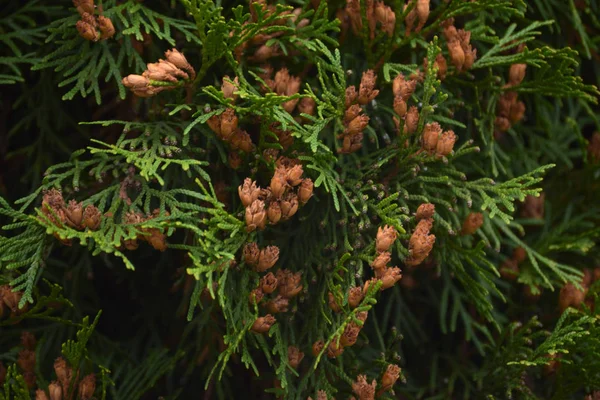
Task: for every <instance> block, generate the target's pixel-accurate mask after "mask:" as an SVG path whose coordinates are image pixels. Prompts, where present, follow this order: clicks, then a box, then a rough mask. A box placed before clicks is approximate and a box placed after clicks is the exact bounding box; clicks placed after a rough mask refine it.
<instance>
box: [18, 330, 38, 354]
mask: <svg viewBox="0 0 600 400" xmlns="http://www.w3.org/2000/svg"><path fill="white" fill-rule="evenodd" d="M21 344H22V345H23V347H25V348H26V349H27V350H35V336H33V333H31V332H28V331H23V332H21Z"/></svg>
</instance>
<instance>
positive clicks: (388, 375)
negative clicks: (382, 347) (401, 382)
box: [379, 364, 400, 393]
mask: <svg viewBox="0 0 600 400" xmlns="http://www.w3.org/2000/svg"><path fill="white" fill-rule="evenodd" d="M399 377H400V367H399V366H397V365H394V364H390V365H388V367H387V369H386V370H385V373H384V374H383V376H382V377H381V389H379V392H380V393H382V392H387V391H388V390H390V389H391V388H392V387H393V386H394V385H395V384H396V381H397V380H398V378H399Z"/></svg>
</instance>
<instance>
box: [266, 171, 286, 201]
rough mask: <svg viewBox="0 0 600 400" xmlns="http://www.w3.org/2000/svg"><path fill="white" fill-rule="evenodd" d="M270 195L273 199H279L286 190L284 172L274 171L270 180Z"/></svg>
mask: <svg viewBox="0 0 600 400" xmlns="http://www.w3.org/2000/svg"><path fill="white" fill-rule="evenodd" d="M269 187H270V188H271V193H273V196H275V198H277V199H280V198H281V197H282V196H283V193H284V192H285V190H286V189H287V188H288V183H287V179H286V171H285V170H283V169H280V168H277V169H276V170H275V174H273V178H271V185H270V186H269Z"/></svg>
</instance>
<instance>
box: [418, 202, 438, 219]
mask: <svg viewBox="0 0 600 400" xmlns="http://www.w3.org/2000/svg"><path fill="white" fill-rule="evenodd" d="M433 214H435V205H434V204H431V203H423V204H421V205H420V206H419V208H417V213H416V214H415V219H416V220H417V221H420V220H422V219H429V218H431V217H433Z"/></svg>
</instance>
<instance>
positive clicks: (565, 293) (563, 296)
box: [558, 283, 588, 312]
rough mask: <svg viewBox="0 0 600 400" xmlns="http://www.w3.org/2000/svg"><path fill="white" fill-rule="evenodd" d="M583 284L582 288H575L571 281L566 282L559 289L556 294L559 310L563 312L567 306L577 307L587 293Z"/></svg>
mask: <svg viewBox="0 0 600 400" xmlns="http://www.w3.org/2000/svg"><path fill="white" fill-rule="evenodd" d="M582 286H583V290H580V289H577V288H576V287H575V285H573V284H572V283H567V284H566V285H565V286H563V287H562V289H560V294H559V296H558V306H559V307H560V311H561V312H563V311H565V310H566V309H567V308H569V307H573V308H579V307H580V306H581V303H583V301H584V300H585V295H586V294H587V289H588V288H587V287H586V286H585V285H582Z"/></svg>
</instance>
